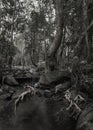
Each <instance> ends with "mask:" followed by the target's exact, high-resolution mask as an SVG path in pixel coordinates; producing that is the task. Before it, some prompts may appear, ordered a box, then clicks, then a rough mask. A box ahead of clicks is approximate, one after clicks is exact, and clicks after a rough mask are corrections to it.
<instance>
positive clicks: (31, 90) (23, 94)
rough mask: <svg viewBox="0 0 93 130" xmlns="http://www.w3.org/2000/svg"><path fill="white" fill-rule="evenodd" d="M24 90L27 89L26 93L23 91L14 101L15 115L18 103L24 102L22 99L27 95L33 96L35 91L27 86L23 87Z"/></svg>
mask: <svg viewBox="0 0 93 130" xmlns="http://www.w3.org/2000/svg"><path fill="white" fill-rule="evenodd" d="M24 88H27V90H26V91H24V92H23V93H21V94H20V95H19V96H18V98H17V99H16V100H15V110H14V112H15V114H16V110H17V106H18V104H19V103H20V102H22V101H23V100H24V98H25V97H26V96H27V95H29V96H33V95H35V93H36V92H35V89H34V88H33V87H31V86H29V85H27V86H25V87H24Z"/></svg>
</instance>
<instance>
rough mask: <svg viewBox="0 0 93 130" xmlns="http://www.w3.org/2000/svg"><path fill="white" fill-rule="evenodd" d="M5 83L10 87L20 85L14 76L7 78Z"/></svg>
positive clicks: (4, 80)
mask: <svg viewBox="0 0 93 130" xmlns="http://www.w3.org/2000/svg"><path fill="white" fill-rule="evenodd" d="M3 83H4V84H7V85H10V86H16V85H18V82H17V81H16V79H15V78H14V77H13V76H12V75H7V76H5V77H4V79H3Z"/></svg>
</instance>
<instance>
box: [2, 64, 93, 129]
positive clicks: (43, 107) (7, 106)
mask: <svg viewBox="0 0 93 130" xmlns="http://www.w3.org/2000/svg"><path fill="white" fill-rule="evenodd" d="M82 68H83V74H84V79H80V80H81V81H80V84H79V86H80V87H79V88H80V89H79V90H77V89H75V88H73V87H72V84H71V72H69V71H67V70H63V71H61V72H59V71H58V70H55V71H52V72H50V73H47V74H43V73H40V72H39V71H36V72H34V73H32V72H31V71H29V70H24V71H23V70H20V69H19V70H13V71H12V72H11V73H10V72H9V73H8V71H6V74H5V76H4V78H3V82H2V85H1V89H0V130H62V129H63V130H92V129H93V122H92V120H93V116H92V115H93V103H92V101H93V95H92V91H93V88H92V85H93V75H92V74H93V73H92V72H93V67H92V65H91V66H90V65H87V67H85V68H84V66H83V67H82Z"/></svg>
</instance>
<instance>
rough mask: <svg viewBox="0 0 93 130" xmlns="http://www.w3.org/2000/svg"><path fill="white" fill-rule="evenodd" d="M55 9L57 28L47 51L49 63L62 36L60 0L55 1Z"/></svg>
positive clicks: (53, 57)
mask: <svg viewBox="0 0 93 130" xmlns="http://www.w3.org/2000/svg"><path fill="white" fill-rule="evenodd" d="M55 9H56V20H57V29H56V36H55V39H54V43H53V44H52V45H51V46H50V49H49V52H48V61H49V63H50V61H51V62H52V61H53V60H54V59H55V55H56V52H57V50H58V48H59V46H60V44H61V41H62V36H63V17H62V0H56V1H55ZM53 62H54V61H53ZM50 64H51V63H50ZM54 64H55V63H54ZM52 65H53V64H52Z"/></svg>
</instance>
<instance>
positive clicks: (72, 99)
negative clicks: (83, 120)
mask: <svg viewBox="0 0 93 130" xmlns="http://www.w3.org/2000/svg"><path fill="white" fill-rule="evenodd" d="M65 98H66V100H67V101H68V102H69V103H70V104H69V106H68V107H67V108H66V110H68V111H70V110H72V113H71V116H74V118H77V116H78V115H79V114H80V113H81V111H82V110H81V108H80V107H79V105H78V104H79V103H81V102H82V101H85V99H84V98H83V97H82V96H81V95H79V94H77V95H74V96H73V93H72V92H70V90H69V89H68V90H67V91H66V92H65Z"/></svg>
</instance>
